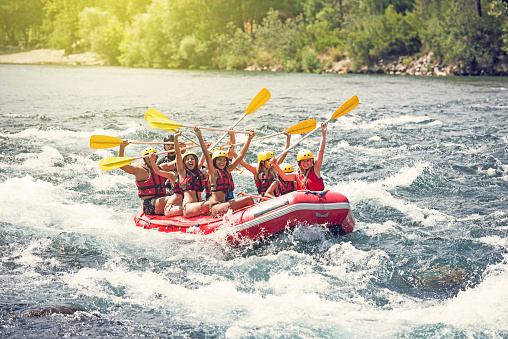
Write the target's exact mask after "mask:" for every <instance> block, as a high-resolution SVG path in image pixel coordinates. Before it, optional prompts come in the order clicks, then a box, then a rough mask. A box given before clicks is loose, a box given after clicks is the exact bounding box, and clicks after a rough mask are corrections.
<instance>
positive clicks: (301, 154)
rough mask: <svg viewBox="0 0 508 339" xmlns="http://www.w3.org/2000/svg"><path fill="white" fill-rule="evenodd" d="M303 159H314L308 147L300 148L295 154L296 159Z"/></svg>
mask: <svg viewBox="0 0 508 339" xmlns="http://www.w3.org/2000/svg"><path fill="white" fill-rule="evenodd" d="M303 159H314V155H313V154H312V152H311V151H309V150H308V149H302V150H301V151H299V152H298V154H297V155H296V160H297V161H300V160H303Z"/></svg>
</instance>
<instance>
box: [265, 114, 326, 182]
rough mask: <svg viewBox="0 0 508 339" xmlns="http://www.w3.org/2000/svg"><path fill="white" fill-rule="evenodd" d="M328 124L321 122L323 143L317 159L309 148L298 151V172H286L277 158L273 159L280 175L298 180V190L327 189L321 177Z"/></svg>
mask: <svg viewBox="0 0 508 339" xmlns="http://www.w3.org/2000/svg"><path fill="white" fill-rule="evenodd" d="M327 126H328V123H321V144H320V145H319V151H318V156H317V159H315V160H314V155H313V154H312V152H311V151H309V150H307V149H304V150H301V151H299V152H298V154H297V156H296V160H297V161H298V173H296V174H295V173H284V172H283V171H282V169H281V168H280V167H279V165H278V164H277V161H276V160H275V158H274V159H272V165H273V167H274V168H275V170H276V171H277V173H278V174H279V177H280V178H281V179H282V180H285V181H296V189H297V190H309V191H323V190H324V189H325V185H324V183H323V178H322V177H321V165H322V164H323V154H324V152H325V144H326V128H327Z"/></svg>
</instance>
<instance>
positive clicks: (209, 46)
mask: <svg viewBox="0 0 508 339" xmlns="http://www.w3.org/2000/svg"><path fill="white" fill-rule="evenodd" d="M0 43H1V50H0V52H2V53H3V54H6V53H9V51H12V49H13V48H22V49H24V50H32V49H42V48H48V49H53V50H64V51H65V52H64V54H65V56H68V55H83V53H86V52H88V53H94V54H87V56H90V55H93V56H94V58H95V56H99V57H98V59H100V60H95V61H94V63H93V64H105V65H121V66H127V67H150V68H183V69H229V70H242V69H247V70H265V71H284V72H316V73H321V72H327V73H384V74H402V75H406V74H407V75H508V55H507V53H508V1H506V0H450V1H442V0H366V1H352V0H284V1H265V0H257V1H250V0H243V1H237V0H215V1H213V2H209V1H203V0H102V1H99V0H24V1H0ZM34 55H35V54H32V55H31V56H32V57H33V56H34ZM25 56H26V55H25ZM5 59H6V58H3V59H2V60H5ZM78 59H79V58H78ZM2 60H0V62H5V61H2ZM7 60H10V59H9V58H7ZM52 60H56V59H52ZM66 60H67V61H66V63H67V62H70V63H73V62H74V61H73V59H72V58H70V59H69V58H67V59H66ZM68 60H70V61H68ZM15 61H16V60H15ZM17 61H18V62H19V58H18V60H17ZM39 61H40V60H39ZM14 63H16V62H14ZM35 63H44V61H42V62H35ZM55 63H58V62H55ZM74 63H75V64H87V63H86V62H85V60H84V59H83V60H81V61H79V60H78V61H77V62H74Z"/></svg>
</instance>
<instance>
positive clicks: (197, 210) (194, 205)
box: [183, 201, 210, 218]
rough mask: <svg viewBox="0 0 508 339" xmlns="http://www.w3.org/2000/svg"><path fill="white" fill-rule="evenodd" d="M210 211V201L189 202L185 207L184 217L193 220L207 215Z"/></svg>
mask: <svg viewBox="0 0 508 339" xmlns="http://www.w3.org/2000/svg"><path fill="white" fill-rule="evenodd" d="M209 211H210V202H209V201H200V202H188V203H186V204H185V205H184V209H183V215H184V216H185V217H188V218H191V217H195V216H197V215H203V214H206V213H208V212H209Z"/></svg>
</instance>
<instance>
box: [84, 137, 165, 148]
mask: <svg viewBox="0 0 508 339" xmlns="http://www.w3.org/2000/svg"><path fill="white" fill-rule="evenodd" d="M122 143H123V140H122V139H120V138H116V137H111V136H109V135H100V134H94V135H92V136H91V137H90V148H93V149H101V148H111V147H116V146H120V145H121V144H122ZM129 143H131V144H158V145H173V144H174V142H172V141H167V142H140V141H129Z"/></svg>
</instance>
